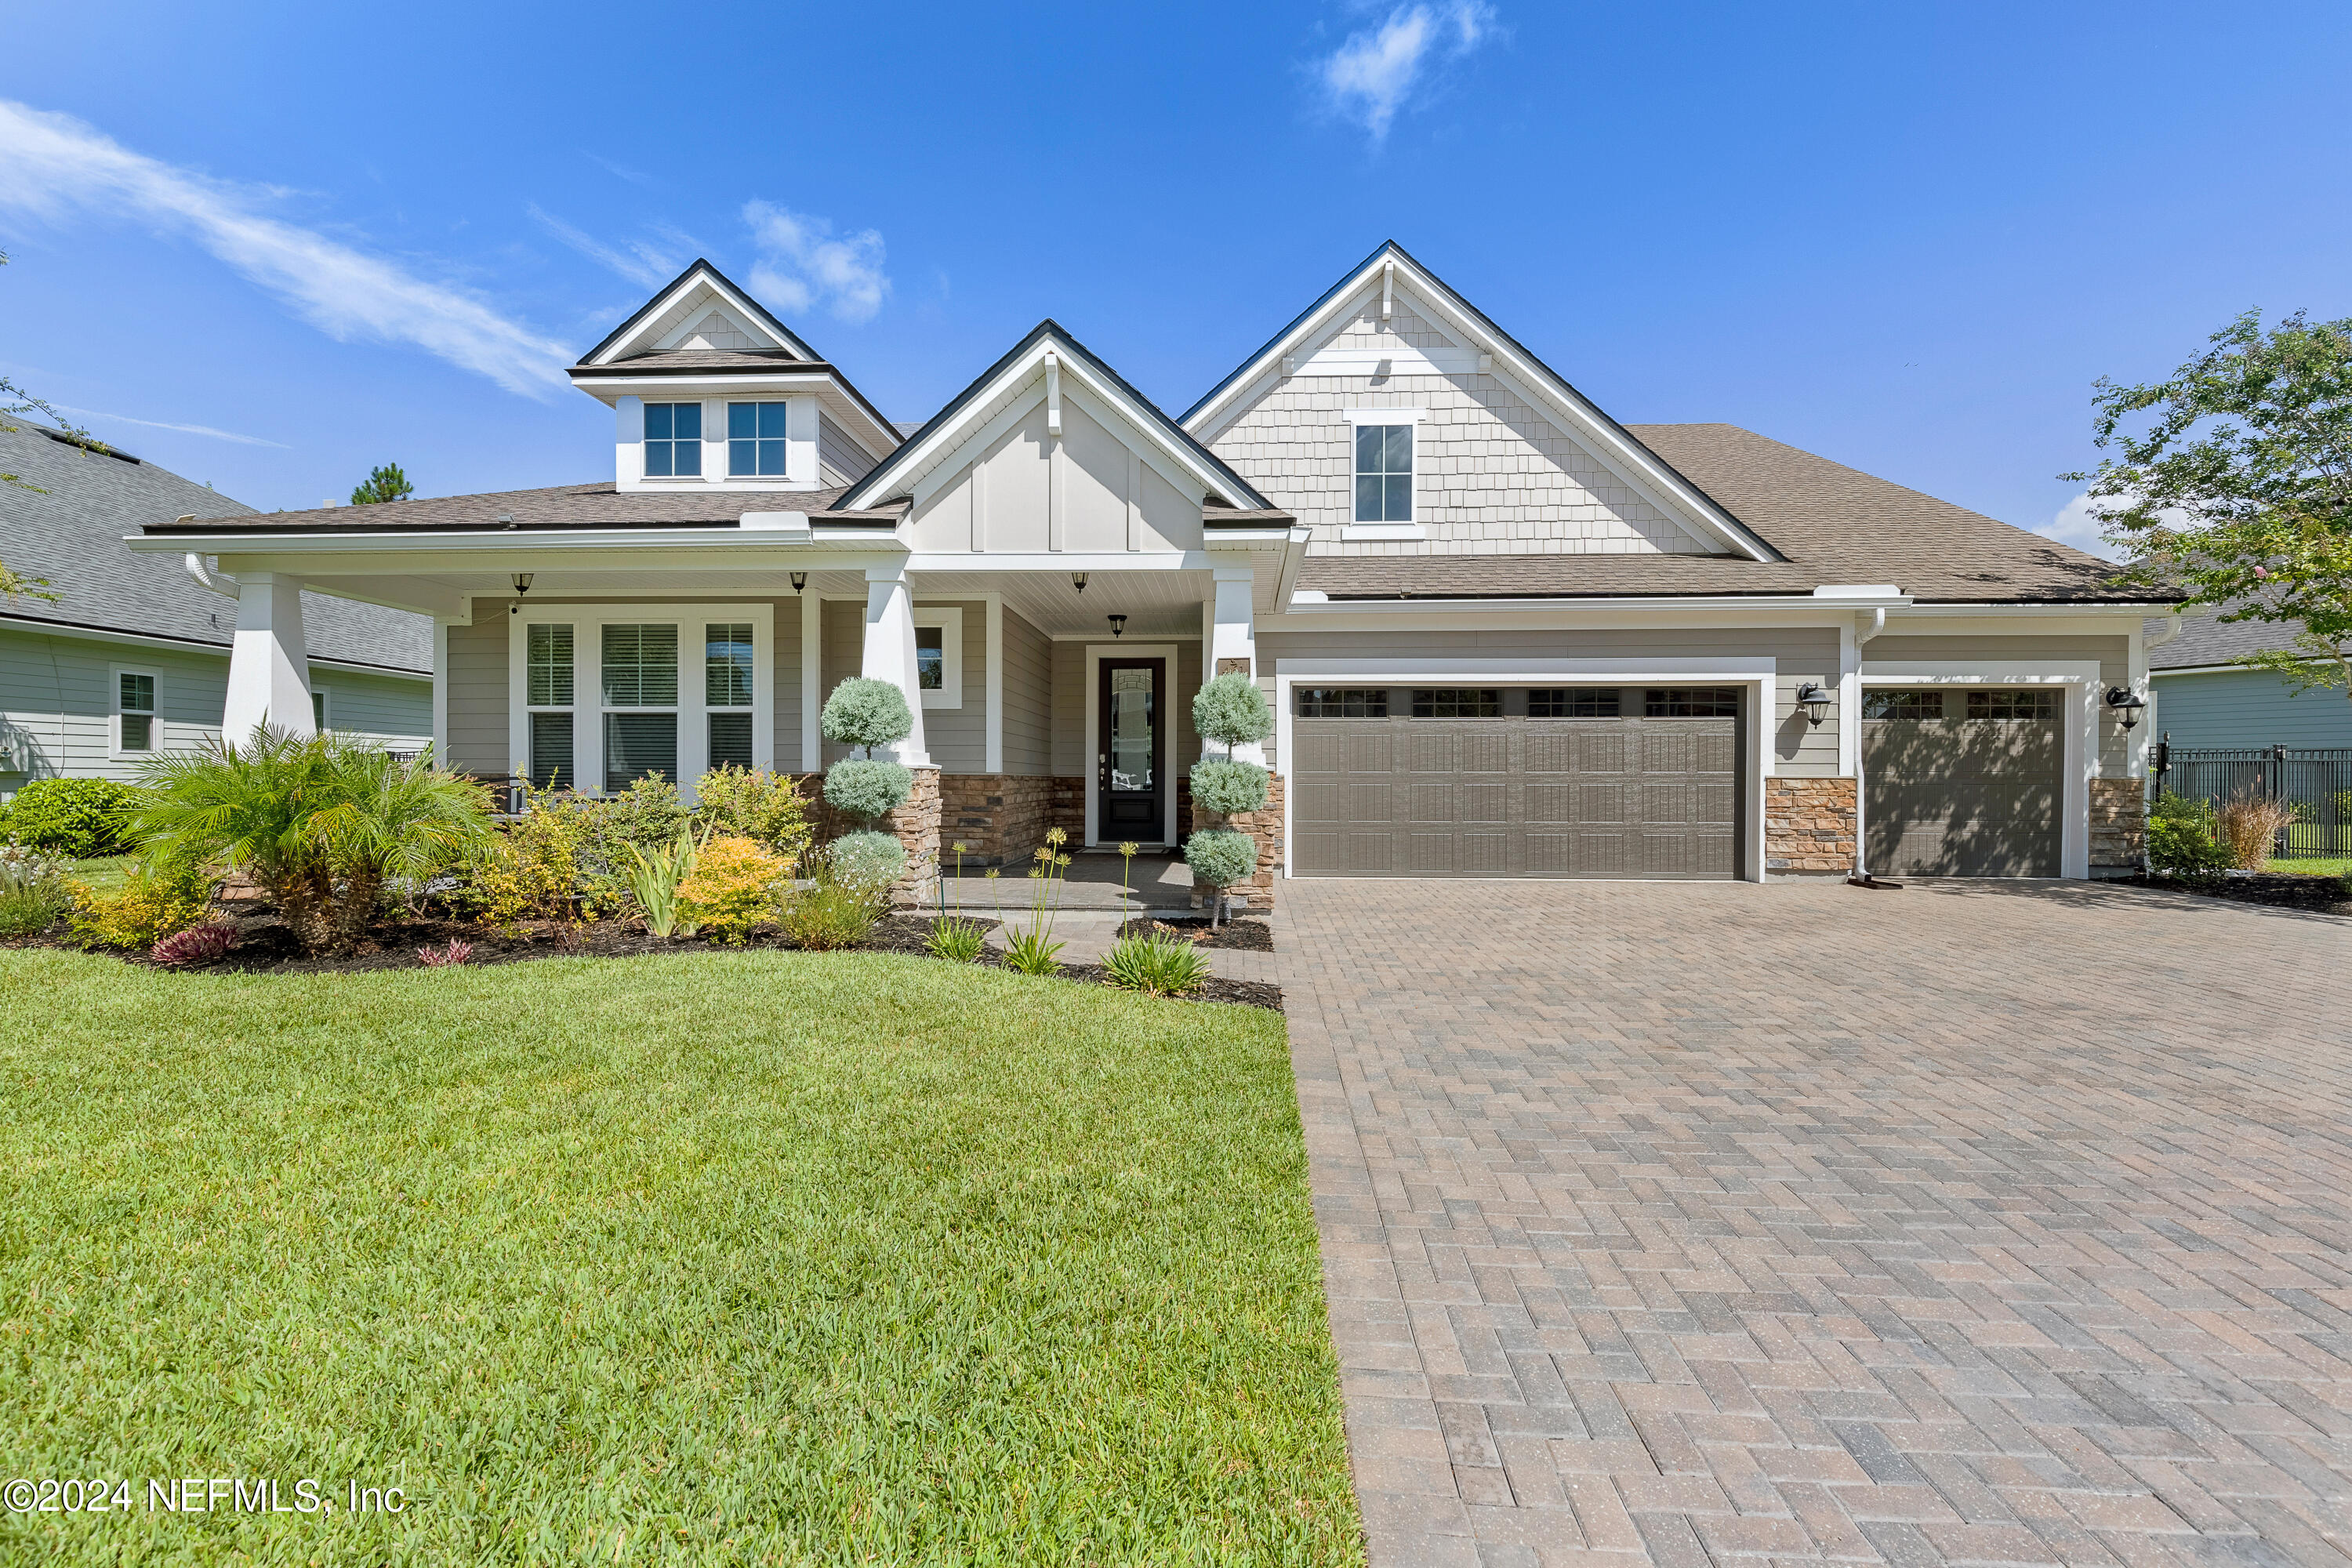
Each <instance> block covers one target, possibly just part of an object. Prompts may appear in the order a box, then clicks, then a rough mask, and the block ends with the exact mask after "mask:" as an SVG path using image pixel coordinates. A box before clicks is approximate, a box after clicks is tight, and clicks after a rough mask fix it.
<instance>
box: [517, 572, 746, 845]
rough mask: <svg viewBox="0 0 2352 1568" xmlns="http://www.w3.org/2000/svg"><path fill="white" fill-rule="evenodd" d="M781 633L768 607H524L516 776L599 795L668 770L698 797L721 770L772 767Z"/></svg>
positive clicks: (669, 776) (519, 628)
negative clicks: (775, 654)
mask: <svg viewBox="0 0 2352 1568" xmlns="http://www.w3.org/2000/svg"><path fill="white" fill-rule="evenodd" d="M774 630H775V626H774V611H773V608H772V606H771V605H763V604H748V605H746V604H706V605H649V604H635V605H617V604H616V605H539V606H532V607H530V608H526V609H525V610H524V611H523V612H522V613H521V615H520V616H518V617H516V619H515V621H514V622H513V624H512V625H511V626H510V629H509V639H510V640H509V643H508V648H509V655H508V657H509V659H511V660H512V663H511V665H510V666H509V669H510V674H509V677H508V679H509V687H508V689H509V692H510V693H511V699H510V700H511V701H512V703H513V707H512V709H511V717H510V718H509V730H508V733H509V740H510V744H511V745H512V747H513V753H512V754H513V755H514V756H515V757H516V758H517V759H518V760H517V763H516V766H517V768H518V770H519V771H521V772H524V773H527V774H528V776H529V777H530V780H531V782H532V783H533V784H537V785H538V786H539V787H541V788H542V789H544V788H549V787H553V788H559V789H573V790H579V791H582V792H583V793H593V794H599V795H611V794H615V793H617V792H619V791H622V790H625V789H627V788H628V787H629V786H630V784H634V783H635V782H636V781H637V780H639V779H644V778H649V777H651V776H653V775H654V774H656V773H658V774H660V775H661V776H662V777H664V778H666V779H668V780H670V781H672V782H673V783H674V784H677V788H678V791H679V793H680V794H681V795H684V796H685V797H686V798H687V799H688V801H691V800H693V799H694V798H695V793H696V790H697V787H698V784H699V781H700V780H701V778H702V775H703V774H704V773H709V771H710V770H712V769H714V768H720V767H738V768H753V767H770V766H773V765H774V764H773V763H772V758H773V757H774V755H775V742H774V738H773V735H772V729H773V725H772V712H773V710H774V707H775V696H774V691H773V687H772V660H771V656H770V652H769V649H770V646H771V643H772V637H773V634H774Z"/></svg>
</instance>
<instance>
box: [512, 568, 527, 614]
mask: <svg viewBox="0 0 2352 1568" xmlns="http://www.w3.org/2000/svg"><path fill="white" fill-rule="evenodd" d="M514 591H515V597H514V603H513V604H511V605H508V606H507V614H508V615H510V616H511V615H513V614H514V613H515V612H516V611H518V610H520V609H521V608H522V596H523V595H525V594H528V593H530V573H528V572H518V573H516V574H514Z"/></svg>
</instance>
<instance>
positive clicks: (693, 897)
mask: <svg viewBox="0 0 2352 1568" xmlns="http://www.w3.org/2000/svg"><path fill="white" fill-rule="evenodd" d="M792 872H793V862H792V861H791V860H789V859H787V858H784V857H783V856H782V855H778V854H776V853H775V852H774V851H772V850H771V849H769V848H768V847H766V846H765V845H763V844H760V843H757V842H755V841H754V840H752V839H749V838H714V839H712V840H711V841H710V842H709V843H708V844H706V845H704V846H703V847H702V852H701V853H700V854H698V855H697V856H696V857H695V858H694V869H693V870H691V871H689V872H688V873H687V876H686V879H685V880H684V881H682V882H680V883H678V885H677V909H678V917H679V921H680V923H682V924H690V925H692V926H694V927H695V928H696V929H697V930H698V931H701V932H702V933H703V934H704V935H707V936H712V937H716V938H718V939H719V941H720V942H741V941H742V940H743V939H744V938H745V937H747V936H749V935H751V928H752V927H753V926H756V925H758V924H760V923H761V921H766V920H769V919H771V918H772V916H773V914H774V910H775V891H774V889H775V886H776V884H777V883H778V882H781V881H782V880H783V879H785V878H786V877H789V876H791V875H792Z"/></svg>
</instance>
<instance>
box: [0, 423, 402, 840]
mask: <svg viewBox="0 0 2352 1568" xmlns="http://www.w3.org/2000/svg"><path fill="white" fill-rule="evenodd" d="M0 423H5V424H6V425H10V426H15V428H14V429H13V430H6V429H0V472H5V473H12V474H15V475H16V476H17V477H18V478H20V479H23V480H24V481H26V485H30V486H37V487H38V488H37V489H26V488H24V487H22V486H17V485H11V484H0V561H5V562H6V563H8V565H9V566H10V567H11V568H12V569H14V570H15V571H16V572H18V573H21V574H24V575H26V576H27V577H46V578H47V579H48V580H49V584H50V591H51V592H54V593H55V594H56V595H58V597H57V599H56V601H55V602H51V601H49V600H46V599H38V598H34V597H31V596H30V595H24V596H19V597H16V598H11V599H0V797H5V796H7V795H12V794H14V793H15V792H16V790H17V789H18V788H19V787H21V786H22V785H24V784H26V783H27V782H29V781H30V780H33V779H37V778H51V777H57V776H60V775H62V776H67V777H74V778H90V777H106V778H117V779H131V778H134V777H136V776H137V775H138V772H139V769H140V766H141V764H142V763H145V762H146V761H147V760H148V759H149V758H151V757H152V756H153V755H154V754H155V753H156V752H163V751H173V750H181V749H184V748H188V747H193V746H194V745H196V744H197V743H198V742H201V741H202V740H204V739H205V738H206V737H208V736H215V735H218V734H219V733H220V731H221V720H222V703H223V700H224V698H225V697H226V692H227V690H228V685H229V665H230V653H229V648H230V645H231V643H232V641H233V640H234V637H235V634H236V626H237V601H236V585H235V584H222V588H223V592H215V591H213V590H211V589H208V588H206V587H205V586H204V585H203V584H200V583H199V582H197V581H196V579H195V578H194V576H192V575H191V574H189V573H188V571H187V570H186V568H185V566H184V563H183V562H182V560H181V558H180V557H179V556H178V555H174V554H161V555H158V554H135V553H133V552H131V550H130V549H129V548H128V547H127V546H126V545H125V544H124V542H123V541H124V539H125V537H126V536H128V535H130V534H133V533H136V532H137V531H139V530H140V529H142V528H143V527H147V526H149V525H151V524H157V523H164V524H168V523H169V522H170V521H172V520H173V518H176V517H189V516H217V515H221V514H224V513H226V514H229V515H234V516H241V517H251V516H253V515H255V514H254V513H253V512H251V511H250V510H248V509H247V508H245V507H242V506H239V505H238V504H237V503H236V502H235V501H232V500H228V499H227V498H226V497H225V496H221V495H216V494H215V493H214V492H213V491H212V490H210V489H206V488H205V486H203V485H199V484H195V483H193V482H191V481H190V480H187V479H182V478H181V477H180V476H179V475H177V474H174V473H171V472H169V471H167V470H165V469H163V468H157V467H156V466H155V465H154V464H152V463H148V462H142V461H141V460H140V459H139V458H133V457H131V456H129V455H128V454H125V453H122V452H118V451H114V450H111V449H102V450H100V451H91V450H89V449H87V448H85V447H79V446H77V445H75V444H74V443H73V442H71V441H68V439H66V437H63V436H61V435H58V434H57V433H56V432H53V431H49V430H46V429H44V428H42V427H41V426H37V425H32V424H28V423H26V421H24V420H22V419H16V418H11V419H9V420H6V421H5V422H0ZM224 594H226V596H224ZM303 610H304V612H305V614H304V623H305V626H306V628H307V630H308V634H309V636H308V647H309V650H310V656H309V658H308V660H307V664H308V668H309V674H310V693H309V695H308V696H307V697H305V698H304V699H303V700H302V706H303V708H304V709H305V711H304V712H302V713H299V714H298V715H296V716H295V717H297V718H298V719H299V720H301V721H303V723H304V726H305V727H306V728H307V727H309V726H310V724H313V723H317V722H321V721H323V722H324V723H325V724H327V725H329V726H331V727H332V728H334V729H338V730H348V731H356V732H358V733H361V734H364V735H369V736H373V737H376V738H379V739H381V740H383V741H384V742H386V743H388V744H390V745H392V746H394V747H395V748H402V749H415V748H421V747H423V746H424V745H425V743H426V742H427V741H428V740H430V738H431V736H432V731H433V699H432V692H433V687H432V679H433V623H432V622H431V621H430V620H429V619H426V618H425V617H423V616H415V615H412V614H410V613H408V612H406V611H404V610H396V609H386V608H383V607H380V606H378V605H362V604H355V603H353V602H352V601H351V600H348V599H339V598H332V597H329V596H327V595H320V594H311V595H305V602H304V604H303Z"/></svg>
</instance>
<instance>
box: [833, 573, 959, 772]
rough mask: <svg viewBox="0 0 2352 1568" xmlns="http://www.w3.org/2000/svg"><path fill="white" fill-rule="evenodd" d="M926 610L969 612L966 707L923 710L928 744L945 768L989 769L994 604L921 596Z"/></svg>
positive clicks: (918, 602)
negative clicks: (990, 607) (990, 623)
mask: <svg viewBox="0 0 2352 1568" xmlns="http://www.w3.org/2000/svg"><path fill="white" fill-rule="evenodd" d="M925 610H960V611H961V612H962V614H963V634H962V641H963V706H962V707H961V708H926V709H925V710H923V743H924V745H925V746H926V747H928V748H929V751H930V753H931V761H933V762H935V763H938V764H939V765H940V771H941V772H943V773H986V772H987V771H988V605H987V603H986V602H985V601H984V600H979V599H924V598H918V599H916V601H915V613H916V614H917V615H918V616H919V615H921V613H922V612H923V611H925ZM861 624H862V623H861ZM861 648H862V645H861ZM860 657H861V658H862V657H863V654H862V651H861V655H860Z"/></svg>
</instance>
